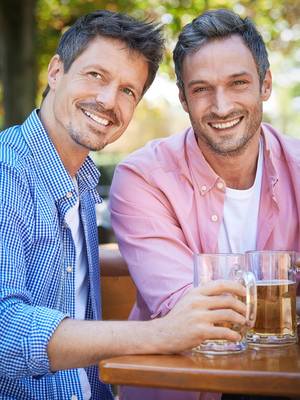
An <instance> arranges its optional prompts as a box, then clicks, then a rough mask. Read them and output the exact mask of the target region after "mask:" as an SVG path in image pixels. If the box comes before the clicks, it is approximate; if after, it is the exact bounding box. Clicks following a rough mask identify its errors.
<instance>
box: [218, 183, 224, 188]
mask: <svg viewBox="0 0 300 400" xmlns="http://www.w3.org/2000/svg"><path fill="white" fill-rule="evenodd" d="M223 187H224V183H223V182H218V183H217V188H218V189H220V190H221V189H223Z"/></svg>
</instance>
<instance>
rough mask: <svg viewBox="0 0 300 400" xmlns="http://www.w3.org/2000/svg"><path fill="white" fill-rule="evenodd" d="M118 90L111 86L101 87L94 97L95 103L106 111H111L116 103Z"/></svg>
mask: <svg viewBox="0 0 300 400" xmlns="http://www.w3.org/2000/svg"><path fill="white" fill-rule="evenodd" d="M117 95H118V89H117V88H116V87H115V86H113V85H106V86H102V87H101V89H100V90H99V92H98V93H97V96H96V102H97V103H99V104H100V105H101V106H102V107H103V108H104V109H106V110H113V109H114V108H115V105H116V102H117Z"/></svg>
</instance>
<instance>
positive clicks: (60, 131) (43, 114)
mask: <svg viewBox="0 0 300 400" xmlns="http://www.w3.org/2000/svg"><path fill="white" fill-rule="evenodd" d="M39 117H40V118H41V121H42V124H43V126H44V128H45V129H46V131H47V133H48V136H49V137H50V139H51V141H52V143H53V145H54V147H55V149H56V151H57V153H58V155H59V157H60V159H61V161H62V163H63V165H64V167H65V168H66V170H67V171H68V173H69V174H70V176H71V177H74V176H75V175H76V173H77V171H78V170H79V168H80V167H81V166H82V164H83V163H84V161H85V159H86V157H87V156H88V153H89V151H88V150H87V149H84V148H82V146H80V145H78V144H77V143H75V142H74V141H73V140H72V138H71V136H70V135H69V133H68V132H67V131H66V129H65V128H64V127H63V126H62V125H61V123H60V122H59V121H57V120H56V118H55V115H54V112H53V103H52V99H51V93H48V95H47V96H46V98H45V99H44V100H43V103H42V105H41V109H40V113H39Z"/></svg>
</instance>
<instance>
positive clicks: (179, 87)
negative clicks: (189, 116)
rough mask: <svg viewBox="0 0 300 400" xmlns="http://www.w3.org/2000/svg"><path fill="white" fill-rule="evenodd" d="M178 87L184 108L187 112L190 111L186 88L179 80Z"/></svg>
mask: <svg viewBox="0 0 300 400" xmlns="http://www.w3.org/2000/svg"><path fill="white" fill-rule="evenodd" d="M177 87H178V90H179V93H178V95H179V100H180V103H181V105H182V108H183V109H184V111H185V112H187V113H188V112H189V111H188V106H187V102H186V98H185V93H184V88H183V87H182V86H181V85H180V84H179V83H178V82H177Z"/></svg>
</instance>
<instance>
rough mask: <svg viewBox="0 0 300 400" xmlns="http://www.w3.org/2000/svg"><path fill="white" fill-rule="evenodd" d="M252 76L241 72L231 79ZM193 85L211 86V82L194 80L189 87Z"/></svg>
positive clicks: (230, 76) (233, 75) (230, 77)
mask: <svg viewBox="0 0 300 400" xmlns="http://www.w3.org/2000/svg"><path fill="white" fill-rule="evenodd" d="M245 75H247V76H251V74H250V73H249V72H247V71H241V72H236V73H235V74H232V75H229V77H228V78H229V79H233V78H239V77H241V76H245ZM193 85H210V83H209V81H206V80H204V79H194V80H192V81H190V82H189V83H188V85H187V86H188V87H191V86H193Z"/></svg>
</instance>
